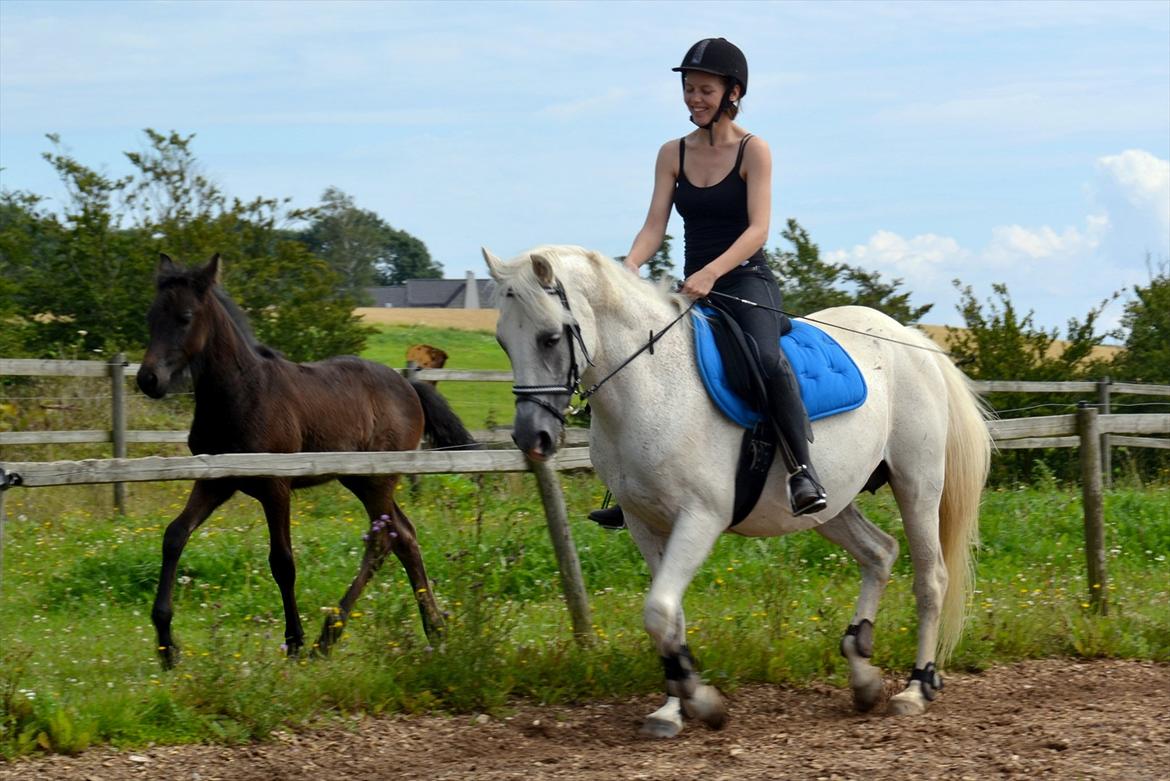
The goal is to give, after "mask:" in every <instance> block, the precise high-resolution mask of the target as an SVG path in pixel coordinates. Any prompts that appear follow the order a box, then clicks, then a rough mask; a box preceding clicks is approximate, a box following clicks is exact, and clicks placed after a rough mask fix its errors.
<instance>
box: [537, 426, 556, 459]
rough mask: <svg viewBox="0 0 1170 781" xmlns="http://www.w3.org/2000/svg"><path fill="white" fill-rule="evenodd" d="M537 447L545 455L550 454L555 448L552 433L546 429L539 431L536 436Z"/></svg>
mask: <svg viewBox="0 0 1170 781" xmlns="http://www.w3.org/2000/svg"><path fill="white" fill-rule="evenodd" d="M536 447H537V449H538V450H539V451H540V452H541V453H543V454H544V455H546V456H551V455H552V454H553V451H555V450H556V445H555V444H554V443H553V438H552V435H551V434H549V433H548V432H547V431H541V432H540V433H539V434H538V435H537V437H536Z"/></svg>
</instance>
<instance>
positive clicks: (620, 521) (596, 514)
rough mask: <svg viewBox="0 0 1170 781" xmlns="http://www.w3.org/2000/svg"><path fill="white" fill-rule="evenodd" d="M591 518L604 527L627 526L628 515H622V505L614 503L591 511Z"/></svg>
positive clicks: (622, 527)
mask: <svg viewBox="0 0 1170 781" xmlns="http://www.w3.org/2000/svg"><path fill="white" fill-rule="evenodd" d="M589 520H591V521H594V522H596V523H597V524H598V525H599V526H601V528H603V529H624V528H626V517H625V516H624V515H622V506H621V505H620V504H612V505H610V506H609V507H602V508H601V509H600V510H594V511H593V512H591V513H589Z"/></svg>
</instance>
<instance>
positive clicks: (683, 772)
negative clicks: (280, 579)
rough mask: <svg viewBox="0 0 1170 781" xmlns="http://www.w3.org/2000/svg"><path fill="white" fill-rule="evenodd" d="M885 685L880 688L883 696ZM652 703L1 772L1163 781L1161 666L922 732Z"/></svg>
mask: <svg viewBox="0 0 1170 781" xmlns="http://www.w3.org/2000/svg"><path fill="white" fill-rule="evenodd" d="M899 685H900V681H899V680H895V679H893V678H891V679H889V680H888V681H887V686H886V689H887V694H889V693H893V692H894V691H896V689H897V687H898V686H899ZM660 699H661V698H659V697H639V698H636V699H628V700H618V701H609V702H591V703H583V704H578V705H573V706H563V707H537V706H531V705H518V706H517V707H516V708H515V709H514V710H512V711H511V712H510V713H509V714H507V715H502V716H500V717H499V718H493V717H489V716H487V715H478V716H475V715H470V716H458V717H449V718H443V717H396V718H379V719H374V718H366V719H360V720H356V721H355V722H354V723H353V724H352V725H351V727H350V728H349V729H339V728H334V729H330V730H327V731H316V732H306V733H299V734H294V733H288V732H285V733H279V734H277V735H276V736H275V737H274V739H272V740H270V741H268V742H266V743H260V744H254V745H249V746H243V747H234V748H229V747H222V746H178V747H154V748H146V749H139V750H134V751H114V750H111V749H96V750H92V751H89V752H86V753H84V754H82V755H81V756H78V757H40V758H32V759H22V760H18V761H15V762H12V763H9V764H7V765H4V764H0V779H5V780H7V779H13V780H15V779H21V781H42V780H43V781H50V780H51V781H123V780H124V779H174V780H175V781H260V780H261V779H264V780H267V779H274V780H275V779H281V781H286V780H287V781H299V780H300V779H305V780H306V781H307V780H308V779H312V780H313V781H320V779H323V778H325V779H355V780H357V781H368V780H370V779H395V780H396V781H408V780H411V779H420V780H421V779H427V781H431V780H434V781H440V780H448V779H476V780H477V781H502V779H521V778H524V779H569V780H570V781H586V780H588V781H602V779H604V780H605V781H615V780H618V779H620V780H623V781H624V780H625V779H698V778H701V779H704V781H721V780H726V781H732V780H733V779H734V780H736V781H738V780H739V779H810V780H815V781H830V780H836V779H842V780H843V779H858V780H859V781H887V780H889V781H892V780H893V779H898V780H899V781H907V780H909V779H955V780H956V781H958V780H960V779H980V780H982V779H988V778H1013V779H1015V778H1018V779H1060V780H1061V781H1074V780H1075V779H1119V780H1122V779H1123V780H1124V781H1144V780H1149V781H1153V780H1154V779H1159V780H1163V781H1164V779H1167V778H1170V666H1166V665H1156V664H1152V663H1146V662H1130V661H1114V660H1100V661H1073V660H1045V661H1034V662H1026V663H1021V664H1016V665H1012V666H1008V667H1000V668H995V669H993V670H989V671H987V672H984V673H981V674H977V675H972V674H965V675H951V676H949V677H948V678H947V681H946V688H945V689H944V690H943V691H942V693H941V694H940V696H939V699H938V700H937V701H936V702H935V704H934V705H933V707H932V708H931V710H930V711H929V712H928V713H927V714H926V715H925V716H920V717H916V718H915V717H899V718H894V717H888V716H883V715H857V714H854V713H853V712H852V710H851V709H850V698H849V693H848V692H847V691H845V690H843V689H838V688H833V687H828V686H814V687H812V688H801V689H794V688H785V687H777V686H749V687H745V688H742V689H739V690H737V691H736V692H735V693H734V694H733V695H732V696H731V697H730V698H729V704H730V711H731V720H730V722H729V724H728V725H727V727H726V728H725V729H723V730H722V731H719V732H713V731H711V730H708V729H706V728H704V727H702V726H699V725H695V724H688V727H687V729H686V730H685V731H684V732H683V733H682V735H680V736H679V737H677V738H674V739H673V740H668V741H655V740H647V739H643V738H640V737H638V734H637V731H638V727H639V725H640V723H641V720H642V717H643V716H645V715H646V714H647V713H649V712H650V711H651V710H653V709H654V708H655V707H657V705H658V704H660Z"/></svg>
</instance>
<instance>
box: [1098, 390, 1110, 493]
mask: <svg viewBox="0 0 1170 781" xmlns="http://www.w3.org/2000/svg"><path fill="white" fill-rule="evenodd" d="M1112 384H1113V380H1111V379H1110V378H1109V377H1106V378H1105V379H1103V380H1098V381H1097V409H1099V410H1101V414H1102V415H1108V414H1109V386H1110V385H1112ZM1101 475H1102V478H1103V480H1104V485H1105V487H1106V488H1112V487H1113V451H1112V450H1111V445H1110V444H1109V435H1108V434H1102V435H1101Z"/></svg>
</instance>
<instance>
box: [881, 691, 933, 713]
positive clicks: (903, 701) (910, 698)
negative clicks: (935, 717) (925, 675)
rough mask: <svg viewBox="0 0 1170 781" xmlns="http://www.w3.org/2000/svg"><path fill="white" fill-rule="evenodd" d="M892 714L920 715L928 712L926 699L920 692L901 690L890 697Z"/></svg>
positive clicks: (890, 711)
mask: <svg viewBox="0 0 1170 781" xmlns="http://www.w3.org/2000/svg"><path fill="white" fill-rule="evenodd" d="M889 713H890V715H891V716H919V715H921V714H923V713H926V701H925V700H924V699H923V698H922V696H921V695H919V694H918V692H910V691H906V692H901V693H900V694H896V695H894V696H893V697H891V698H890V706H889Z"/></svg>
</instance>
